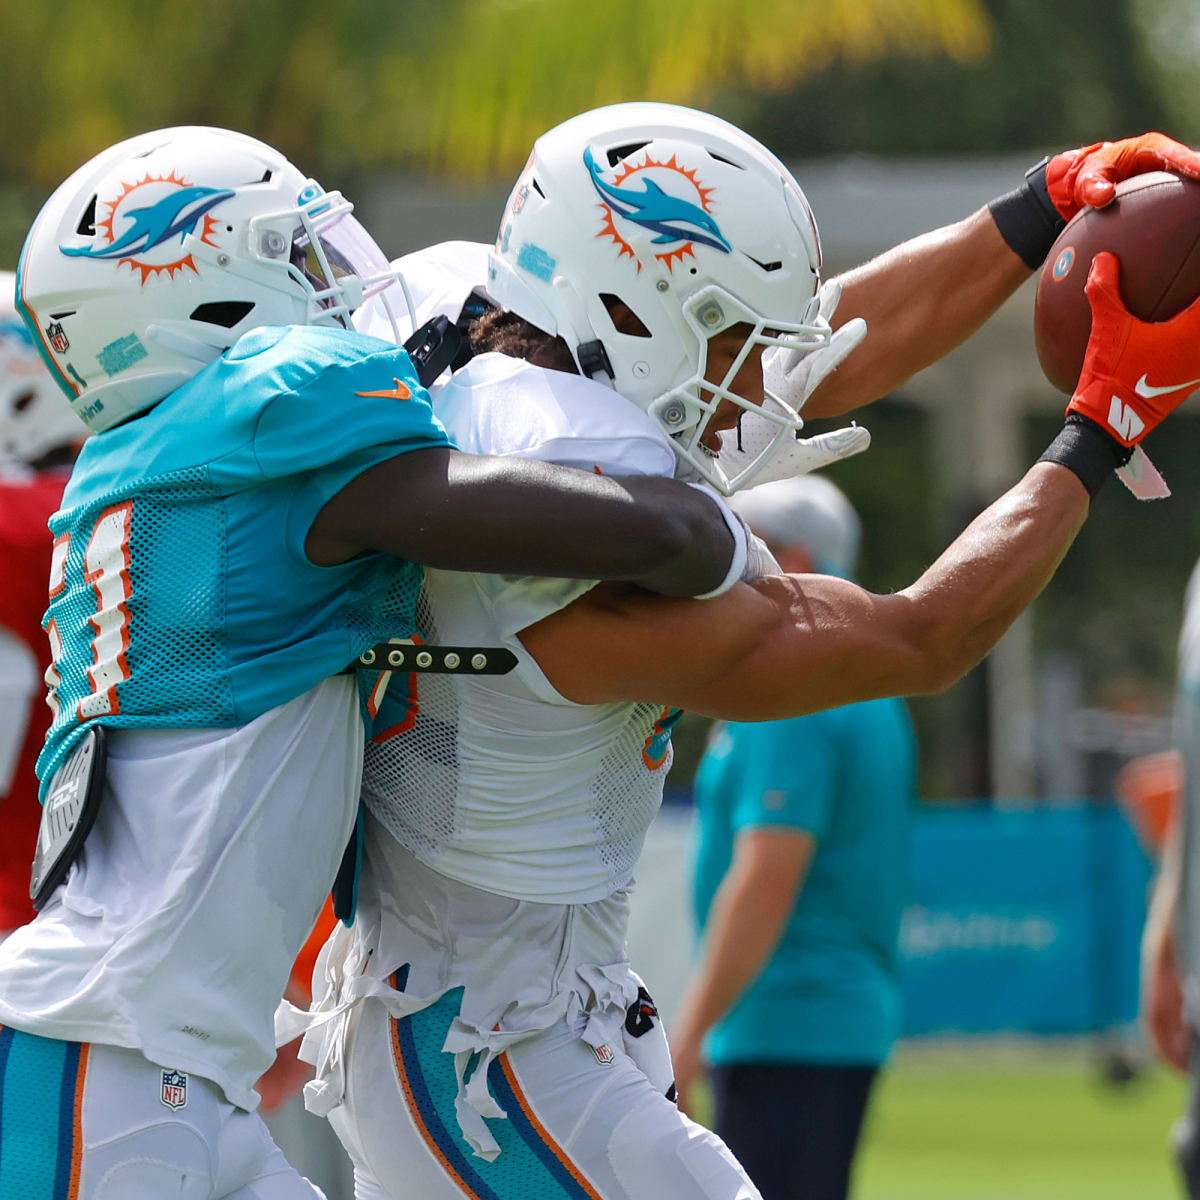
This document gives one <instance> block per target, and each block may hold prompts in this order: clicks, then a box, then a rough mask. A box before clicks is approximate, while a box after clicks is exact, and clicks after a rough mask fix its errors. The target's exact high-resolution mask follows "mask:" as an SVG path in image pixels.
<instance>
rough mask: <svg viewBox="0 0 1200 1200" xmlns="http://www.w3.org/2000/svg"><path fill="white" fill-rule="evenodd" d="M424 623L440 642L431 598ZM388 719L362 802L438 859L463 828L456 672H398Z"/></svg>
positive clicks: (421, 614) (368, 764)
mask: <svg viewBox="0 0 1200 1200" xmlns="http://www.w3.org/2000/svg"><path fill="white" fill-rule="evenodd" d="M417 624H418V626H419V627H420V629H421V630H422V634H423V638H424V640H425V641H427V642H432V643H436V642H438V641H440V637H439V634H438V625H437V621H436V620H435V619H434V616H433V613H432V611H431V610H430V607H429V600H428V597H427V596H426V594H425V593H424V592H422V593H421V596H420V599H419V600H418V602H417ZM385 705H386V707H385V709H384V710H383V712H382V713H381V716H383V717H384V718H385V719H384V720H382V721H380V722H377V724H376V728H375V732H374V734H373V736H372V737H371V738H370V739H368V741H367V745H366V753H365V757H364V765H363V801H364V802H365V803H366V805H367V807H368V808H369V809H370V810H371V812H372V813H374V814H375V816H376V817H377V818H378V819H379V820H380V821H381V822H382V823H383V824H384V825H385V826H386V827H387V829H388V830H389V832H390V833H391V834H392V836H393V837H395V838H397V840H399V841H400V842H402V843H403V844H404V845H406V846H408V848H409V849H410V850H411V851H412V852H413V854H415V855H416V856H417V857H418V858H419V859H421V860H422V861H423V862H432V861H433V860H434V859H436V857H437V855H438V853H439V851H440V850H441V849H442V848H443V847H444V846H446V845H447V844H449V842H450V841H451V840H452V839H453V837H454V834H455V832H456V827H455V812H456V806H457V802H458V786H459V767H458V696H457V693H456V690H455V681H454V679H453V678H452V677H451V676H449V675H422V676H421V677H420V678H419V679H418V677H417V676H416V675H412V674H409V675H397V676H394V677H393V679H392V681H391V683H390V684H389V685H388V695H387V699H386V702H385Z"/></svg>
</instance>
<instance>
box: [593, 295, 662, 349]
mask: <svg viewBox="0 0 1200 1200" xmlns="http://www.w3.org/2000/svg"><path fill="white" fill-rule="evenodd" d="M600 302H601V303H602V304H603V305H604V307H605V309H606V310H607V312H608V319H609V320H610V321H612V323H613V327H614V328H615V329H616V331H617V332H618V333H624V334H627V335H628V336H629V337H639V338H648V337H653V336H654V335H653V334H652V333H651V332H650V330H649V329H648V328H647V326H646V323H645V322H644V321H643V320H642V319H641V317H639V316H638V315H637V313H635V312H634V311H633V309H632V308H630V307H629V305H628V304H626V303H625V301H624V300H622V299H621V297H620V296H614V295H613V293H612V292H601V293H600Z"/></svg>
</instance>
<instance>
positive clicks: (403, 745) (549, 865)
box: [363, 571, 678, 902]
mask: <svg viewBox="0 0 1200 1200" xmlns="http://www.w3.org/2000/svg"><path fill="white" fill-rule="evenodd" d="M460 578H461V579H463V580H465V579H468V578H470V577H467V576H462V577H460ZM474 578H482V577H474ZM447 580H448V573H446V572H440V571H430V572H428V573H427V576H426V582H427V588H426V590H425V591H423V593H422V598H421V601H420V603H419V605H418V621H419V623H420V625H421V628H422V631H423V633H424V635H425V637H426V639H427V640H430V641H445V642H446V643H448V644H458V643H462V642H464V641H465V642H467V643H470V644H474V641H473V639H474V638H475V637H476V636H479V638H480V644H492V645H496V644H500V643H502V642H504V641H505V639H503V638H502V637H500V636H499V633H498V630H496V629H495V628H493V629H492V630H491V633H490V634H489V633H487V632H485V631H484V629H482V628H481V627H480V625H479V624H478V623H477V621H476V619H475V618H472V617H469V616H465V611H464V610H465V608H466V607H469V606H473V605H477V604H479V602H480V598H479V596H478V595H477V594H476V595H475V599H474V601H471V600H470V599H468V598H467V596H468V594H469V589H468V588H466V587H465V586H462V585H460V584H457V583H451V584H449V586H450V588H451V589H452V591H453V592H454V594H455V596H456V597H458V600H459V603H453V604H451V603H447V600H448V597H447V595H446V585H447ZM430 587H432V588H433V590H434V593H435V595H436V596H437V597H438V598H439V600H440V602H441V604H442V607H441V608H440V609H438V612H439V613H440V617H439V616H438V615H435V611H434V603H433V602H431V600H430V595H429V588H430ZM485 590H486V589H485ZM477 615H478V616H479V617H480V618H482V619H483V620H484V621H486V620H488V619H492V618H494V617H495V613H494V610H492V609H491V608H490V606H489V605H488V604H487V603H486V601H485V602H483V604H482V607H481V608H479V609H478V610H477ZM464 618H465V623H464ZM508 644H509V645H510V646H512V648H513V649H515V650H517V651H518V657H519V658H520V659H521V663H520V665H519V666H518V667H517V669H516V670H515V671H513V672H512V673H511V674H509V675H506V676H502V677H499V678H493V679H487V680H484V679H472V678H470V677H468V676H450V675H422V676H420V677H419V678H416V679H415V680H414V677H413V676H411V675H408V676H397V677H396V678H394V679H393V682H392V684H391V689H390V690H389V692H388V695H387V697H386V699H385V701H384V706H383V708H382V709H381V711H380V716H379V720H377V721H376V724H375V732H374V734H373V736H372V738H371V739H370V740H369V742H368V744H367V749H366V758H365V764H364V770H363V800H364V802H365V803H366V805H367V807H368V809H369V810H370V811H371V813H372V814H373V815H374V816H375V817H376V818H377V819H378V820H379V822H380V823H381V824H382V825H383V826H384V828H386V829H387V831H388V833H389V834H390V835H391V836H392V837H394V838H395V839H396V840H397V841H398V842H400V844H401V845H403V846H404V847H406V848H407V849H408V850H409V852H410V853H412V854H413V855H415V856H416V857H417V858H418V859H420V860H421V861H422V862H424V863H426V864H427V865H429V866H431V867H434V868H435V869H437V870H438V871H441V872H442V873H444V874H447V875H449V876H451V877H452V878H455V879H459V880H461V881H462V882H465V883H469V884H472V885H473V886H476V887H481V888H485V889H487V890H489V891H495V892H498V893H500V894H503V895H509V896H517V897H520V898H528V899H539V900H547V901H553V902H577V901H580V900H583V899H588V900H590V899H597V898H599V897H601V896H605V895H610V894H612V893H613V892H614V891H617V890H618V889H620V888H622V887H625V886H627V885H628V883H629V881H630V879H631V877H632V874H633V868H634V865H635V863H636V861H637V858H638V856H639V855H640V853H641V849H642V844H643V841H644V839H645V834H646V829H647V828H648V826H649V825H650V823H651V821H652V820H653V819H654V816H655V814H656V813H657V811H658V808H659V805H660V804H661V801H662V788H663V782H664V780H665V779H666V776H667V773H668V771H669V770H670V766H671V746H670V733H671V727H672V726H673V724H674V722H675V720H677V719H678V710H670V712H664V710H663V707H662V706H661V705H656V704H611V705H597V706H579V705H569V704H564V703H558V704H553V703H548V702H547V701H545V700H544V699H543V698H542V697H541V696H540V694H538V693H537V692H535V691H532V690H531V688H530V684H529V679H528V675H527V673H528V672H529V670H530V669H531V668H530V665H529V663H528V660H527V658H526V657H525V656H524V655H523V653H522V652H521V647H520V645H519V643H513V642H509V643H508ZM414 683H415V692H414V690H413V686H414ZM414 695H415V703H414V701H413V697H414Z"/></svg>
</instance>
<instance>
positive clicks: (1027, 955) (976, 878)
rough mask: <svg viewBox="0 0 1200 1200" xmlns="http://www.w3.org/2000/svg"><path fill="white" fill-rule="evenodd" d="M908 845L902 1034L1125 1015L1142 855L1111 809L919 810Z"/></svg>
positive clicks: (1038, 1027)
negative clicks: (909, 861)
mask: <svg viewBox="0 0 1200 1200" xmlns="http://www.w3.org/2000/svg"><path fill="white" fill-rule="evenodd" d="M911 854H912V858H911V882H910V889H909V895H910V903H909V905H908V908H907V909H906V911H905V914H904V919H903V923H902V927H901V936H900V944H901V954H902V958H903V983H904V1002H905V1010H906V1020H905V1028H904V1032H905V1034H906V1035H914V1034H927V1033H954V1032H961V1033H984V1032H987V1033H994V1032H1003V1031H1013V1032H1026V1033H1038V1034H1078V1033H1090V1032H1096V1031H1100V1030H1104V1029H1109V1028H1112V1027H1114V1026H1118V1025H1121V1024H1124V1023H1126V1022H1128V1021H1131V1020H1133V1019H1134V1017H1135V1016H1136V1015H1137V972H1138V941H1139V938H1140V935H1141V928H1142V921H1143V920H1144V917H1145V911H1146V891H1147V885H1148V883H1149V879H1150V874H1151V867H1150V864H1149V862H1148V860H1147V858H1146V855H1145V853H1144V852H1143V850H1142V849H1141V847H1140V845H1139V844H1138V841H1137V839H1136V837H1135V835H1134V833H1133V831H1132V829H1131V828H1130V826H1129V823H1128V822H1127V821H1126V819H1125V817H1124V815H1123V814H1122V813H1121V812H1120V811H1119V810H1118V809H1116V808H1114V807H1112V806H1110V805H1088V806H1086V807H1083V806H1081V807H1077V808H1048V809H1047V808H1042V809H1037V810H1032V811H1027V812H1012V811H1003V810H996V809H984V808H980V809H969V810H951V811H946V812H937V811H930V810H929V809H925V810H924V811H922V812H921V813H920V814H918V815H917V816H916V818H915V820H914V822H913V835H912V848H911Z"/></svg>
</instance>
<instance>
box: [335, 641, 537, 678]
mask: <svg viewBox="0 0 1200 1200" xmlns="http://www.w3.org/2000/svg"><path fill="white" fill-rule="evenodd" d="M516 665H517V656H516V655H515V654H514V653H513V652H512V651H511V650H505V649H504V648H503V647H502V646H426V645H423V644H421V643H419V642H376V643H375V645H374V646H372V647H371V648H370V649H368V650H364V651H363V652H362V654H360V655H359V656H358V658H356V659H355V660H354V662H352V663H351V664H350V665H349V666H348V667H346V668H345V669H344V670H342V671H341V672H340V674H342V675H350V674H353V673H354V672H355V671H404V672H406V673H412V674H417V675H507V674H508V673H509V671H511V670H512V669H513V668H514V667H515V666H516Z"/></svg>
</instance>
